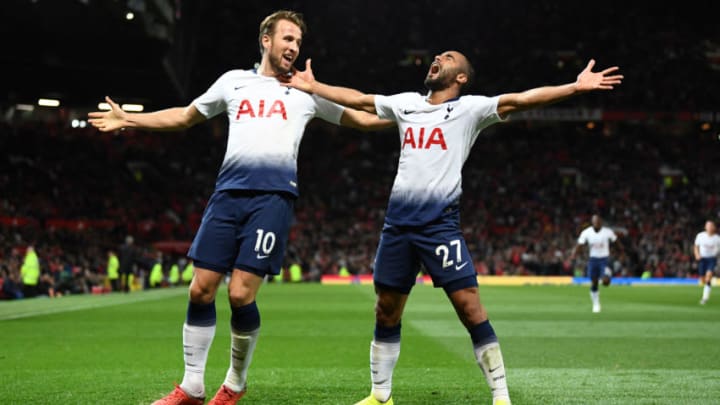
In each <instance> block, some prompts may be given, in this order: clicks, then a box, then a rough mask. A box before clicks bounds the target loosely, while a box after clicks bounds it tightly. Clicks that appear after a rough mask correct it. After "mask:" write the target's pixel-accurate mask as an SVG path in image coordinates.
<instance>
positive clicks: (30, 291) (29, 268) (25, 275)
mask: <svg viewBox="0 0 720 405" xmlns="http://www.w3.org/2000/svg"><path fill="white" fill-rule="evenodd" d="M20 275H21V276H22V292H23V295H24V296H25V297H27V298H31V297H34V296H36V295H37V294H38V282H39V281H40V260H38V256H37V253H35V247H34V246H33V245H29V246H28V247H27V250H26V251H25V258H24V259H23V264H22V267H21V268H20Z"/></svg>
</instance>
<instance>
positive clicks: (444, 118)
mask: <svg viewBox="0 0 720 405" xmlns="http://www.w3.org/2000/svg"><path fill="white" fill-rule="evenodd" d="M594 64H595V62H594V61H592V60H591V61H590V63H589V64H588V65H587V67H586V68H585V69H584V70H583V71H582V72H581V73H580V74H579V75H578V77H577V80H576V81H575V82H574V83H569V84H565V85H561V86H547V87H540V88H536V89H532V90H528V91H525V92H522V93H508V94H503V95H499V96H495V97H484V96H462V97H461V94H462V91H463V89H464V88H466V87H467V85H468V84H469V83H470V82H471V81H472V79H473V76H474V71H473V68H472V66H471V65H470V63H469V62H468V60H467V58H466V57H465V56H464V55H463V54H461V53H460V52H456V51H447V52H443V53H442V54H440V55H437V56H436V57H435V60H434V62H433V63H432V64H431V65H430V70H429V72H428V74H427V76H426V78H425V86H426V87H427V88H428V89H429V90H430V92H429V93H428V94H425V95H423V94H419V93H401V94H397V95H394V96H389V97H387V96H376V95H369V94H363V93H361V92H359V91H357V90H353V89H348V88H341V87H332V86H328V85H325V84H322V83H320V82H318V81H316V80H315V78H314V77H313V75H312V70H311V67H310V61H309V60H308V61H307V64H306V70H305V71H304V72H296V74H294V75H293V76H292V77H291V78H289V82H290V84H291V85H292V86H295V87H297V88H299V89H302V90H305V91H307V92H308V93H311V94H315V95H320V96H321V97H325V98H327V99H329V100H332V101H335V102H337V103H339V104H342V105H345V106H348V107H352V108H357V109H362V110H365V111H368V112H371V113H377V114H378V116H379V117H380V118H387V119H390V120H393V121H395V122H397V124H398V129H399V131H400V132H399V134H400V143H401V145H402V146H401V151H400V160H399V163H398V172H397V175H396V177H395V182H394V184H393V188H392V193H391V196H390V201H389V204H388V209H387V215H386V219H385V225H384V226H383V231H382V235H381V239H380V244H379V247H378V250H377V255H376V262H375V271H374V282H375V289H376V294H377V303H376V306H375V308H376V310H375V317H376V318H375V319H376V326H375V333H374V338H373V341H372V343H371V346H370V370H371V378H372V392H371V394H370V396H368V397H367V398H365V399H364V400H362V401H360V402H359V404H390V403H392V398H391V389H392V373H393V369H394V367H395V364H396V362H397V359H398V357H399V354H400V329H401V323H400V321H401V317H402V313H403V309H404V307H405V303H406V301H407V298H408V295H409V292H410V289H411V288H412V286H413V284H414V283H415V277H416V275H417V272H418V270H419V268H420V264H421V263H422V264H423V265H424V266H425V267H426V268H427V270H428V272H429V273H430V276H431V277H432V279H433V284H434V285H435V286H436V287H442V288H443V289H444V290H445V292H446V294H447V296H448V297H449V299H450V301H451V302H452V304H453V306H454V308H455V311H456V312H457V314H458V317H459V318H460V321H461V322H462V323H463V325H464V326H465V327H466V328H467V330H468V332H469V334H470V336H471V339H472V342H473V348H474V353H475V356H476V359H477V361H478V364H479V365H480V367H481V368H482V370H483V373H484V374H485V377H486V380H487V382H488V384H489V386H490V389H491V390H492V392H493V403H495V404H509V403H510V398H509V394H508V389H507V383H506V379H505V367H504V364H503V358H502V354H501V352H500V346H499V344H498V340H497V337H496V335H495V332H494V330H493V328H492V326H491V325H490V322H489V321H488V317H487V313H486V311H485V308H484V307H483V306H482V304H481V303H480V299H479V294H478V284H477V278H476V274H475V270H474V266H473V262H472V259H471V257H470V254H469V252H468V249H467V246H466V244H465V239H464V238H463V235H462V232H461V230H460V224H459V222H460V217H459V209H458V201H459V198H460V195H461V192H462V188H461V183H462V178H461V174H462V167H463V164H464V163H465V160H466V159H467V157H468V154H469V153H470V149H471V147H472V145H473V144H474V142H475V140H476V139H477V137H478V135H479V133H480V132H481V131H482V130H483V129H484V128H486V127H488V126H490V125H492V124H494V123H496V122H498V121H501V120H503V119H504V118H506V117H507V116H508V115H509V114H510V113H512V112H516V111H521V110H526V109H530V108H535V107H541V106H544V105H547V104H550V103H554V102H558V101H560V100H563V99H565V98H568V97H571V96H574V95H577V94H581V93H585V92H588V91H592V90H609V89H612V86H613V85H616V84H620V82H621V80H622V76H621V75H613V74H612V73H613V72H615V71H616V70H617V69H618V68H617V67H613V68H609V69H605V70H603V71H602V72H597V73H596V72H592V67H593V66H594Z"/></svg>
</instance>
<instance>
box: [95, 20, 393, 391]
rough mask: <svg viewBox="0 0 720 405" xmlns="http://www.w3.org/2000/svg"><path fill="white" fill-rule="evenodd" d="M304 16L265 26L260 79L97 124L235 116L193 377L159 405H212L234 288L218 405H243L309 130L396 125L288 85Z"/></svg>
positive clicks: (207, 255) (199, 306)
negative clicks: (322, 125) (315, 123)
mask: <svg viewBox="0 0 720 405" xmlns="http://www.w3.org/2000/svg"><path fill="white" fill-rule="evenodd" d="M304 32H305V23H304V21H303V19H302V15H300V14H298V13H295V12H292V11H285V10H282V11H278V12H275V13H273V14H271V15H269V16H268V17H266V18H265V19H264V20H263V22H262V23H261V24H260V34H259V42H260V50H261V54H262V60H261V63H260V66H259V67H258V68H257V70H232V71H229V72H227V73H225V74H223V75H222V76H221V77H220V78H219V79H218V80H217V81H216V82H215V83H214V84H213V85H212V86H211V87H210V88H209V89H208V90H207V91H206V92H205V94H203V95H201V96H200V97H198V98H197V99H195V100H194V101H193V102H192V103H191V104H190V105H188V106H187V107H184V108H182V107H177V108H171V109H167V110H162V111H158V112H153V113H144V114H127V113H125V112H123V111H122V110H121V109H120V108H119V107H118V106H117V104H115V103H113V102H112V100H110V99H109V98H108V103H110V105H111V106H112V111H109V112H105V113H102V112H96V113H91V114H90V117H91V119H90V122H91V123H92V125H94V126H95V127H97V128H99V129H100V130H102V131H113V130H117V129H120V128H124V127H138V128H145V129H150V130H163V129H164V130H168V129H170V130H177V129H184V128H187V127H190V126H192V125H195V124H197V123H199V122H202V121H205V120H206V119H208V118H210V117H213V116H215V115H218V114H220V113H225V114H227V117H228V120H229V124H230V125H229V136H228V140H227V150H226V153H225V158H224V161H223V164H222V167H221V169H220V173H219V174H218V178H217V182H216V186H215V192H214V193H213V195H212V197H211V198H210V200H209V202H208V205H207V207H206V209H205V213H204V214H203V219H202V223H201V225H200V229H199V230H198V232H197V235H196V236H195V239H194V241H193V244H192V246H191V248H190V251H189V253H188V256H189V257H190V258H192V259H193V260H194V266H195V269H194V272H195V276H194V278H193V280H192V283H191V285H190V291H189V295H190V297H189V304H188V310H187V316H186V321H185V323H184V325H183V349H184V360H185V374H184V377H183V381H182V383H181V384H180V385H179V386H176V388H175V390H173V391H172V392H171V393H170V394H168V395H167V396H165V397H164V398H162V399H160V400H158V401H156V402H155V404H159V405H171V404H172V405H181V404H187V405H201V404H203V403H204V398H205V386H204V381H203V379H204V372H205V364H206V362H207V355H208V351H209V349H210V344H211V343H212V340H213V337H214V335H215V324H216V315H215V295H216V292H217V289H218V287H219V285H220V283H221V281H222V280H223V279H224V278H225V275H226V274H227V273H231V274H232V276H231V278H230V282H229V285H228V290H229V297H230V307H231V311H232V315H231V322H230V323H231V336H232V341H231V353H230V354H231V358H230V368H229V370H228V373H227V376H226V378H225V381H224V383H223V385H222V386H221V387H220V389H219V390H218V391H217V393H216V394H215V397H214V398H213V399H212V400H211V401H210V404H215V405H220V404H235V403H236V402H237V401H238V400H239V399H240V398H241V397H242V396H243V394H244V393H245V390H246V375H247V370H248V367H249V365H250V361H251V359H252V354H253V350H254V348H255V344H256V342H257V339H258V332H259V330H260V313H259V312H258V308H257V305H256V304H255V297H256V294H257V292H258V290H259V288H260V285H261V283H262V280H263V278H264V277H265V276H266V275H269V274H270V275H274V274H278V273H279V271H280V266H281V264H282V259H283V256H284V253H285V245H286V242H287V236H288V230H289V228H290V223H291V220H292V216H293V206H294V200H295V198H296V197H297V194H298V189H297V173H296V171H297V154H298V148H299V143H300V140H301V139H302V136H303V132H304V130H305V125H306V124H307V123H308V121H310V120H311V119H312V118H314V117H318V118H322V119H323V120H326V121H329V122H332V123H335V124H338V123H339V124H342V125H345V126H350V127H354V128H368V129H376V128H386V127H389V126H392V125H394V124H393V123H392V122H390V121H384V120H380V119H378V117H377V116H375V115H372V114H368V113H366V112H361V111H355V110H350V109H344V108H343V107H340V106H338V105H336V104H333V103H330V102H328V101H327V100H323V99H322V98H320V97H317V96H310V95H308V94H306V93H304V92H301V91H298V90H295V89H291V88H289V87H287V86H285V85H282V84H281V83H280V82H279V81H278V80H277V78H276V77H277V76H279V75H284V74H287V73H289V72H290V71H291V68H292V64H293V63H294V62H295V60H296V58H297V56H298V53H299V51H300V44H301V41H302V35H303V33H304Z"/></svg>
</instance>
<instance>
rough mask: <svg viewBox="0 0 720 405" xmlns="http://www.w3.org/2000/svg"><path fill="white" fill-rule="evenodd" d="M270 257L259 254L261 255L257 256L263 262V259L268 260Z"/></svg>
mask: <svg viewBox="0 0 720 405" xmlns="http://www.w3.org/2000/svg"><path fill="white" fill-rule="evenodd" d="M268 257H270V255H261V254H259V253H258V255H257V258H258V259H260V260H262V259H267V258H268Z"/></svg>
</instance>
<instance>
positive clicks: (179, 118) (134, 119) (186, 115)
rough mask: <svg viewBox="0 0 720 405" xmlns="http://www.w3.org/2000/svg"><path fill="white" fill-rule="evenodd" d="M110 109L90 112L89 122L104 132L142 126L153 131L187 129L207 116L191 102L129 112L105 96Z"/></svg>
mask: <svg viewBox="0 0 720 405" xmlns="http://www.w3.org/2000/svg"><path fill="white" fill-rule="evenodd" d="M105 101H107V103H108V104H110V111H105V112H101V111H98V112H91V113H88V117H90V119H89V120H88V122H89V123H90V124H91V125H92V126H94V127H95V128H97V129H99V130H100V131H103V132H110V131H115V130H118V129H122V128H141V129H147V130H151V131H177V130H182V129H187V128H189V127H191V126H193V125H195V124H198V123H200V122H203V121H205V120H206V118H205V116H204V115H202V114H200V112H199V111H198V110H197V108H195V106H194V105H192V104H190V105H189V106H187V107H174V108H168V109H166V110H160V111H155V112H150V113H128V112H125V111H123V110H122V108H120V106H119V105H117V103H115V102H114V101H112V100H111V99H110V97H105Z"/></svg>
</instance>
